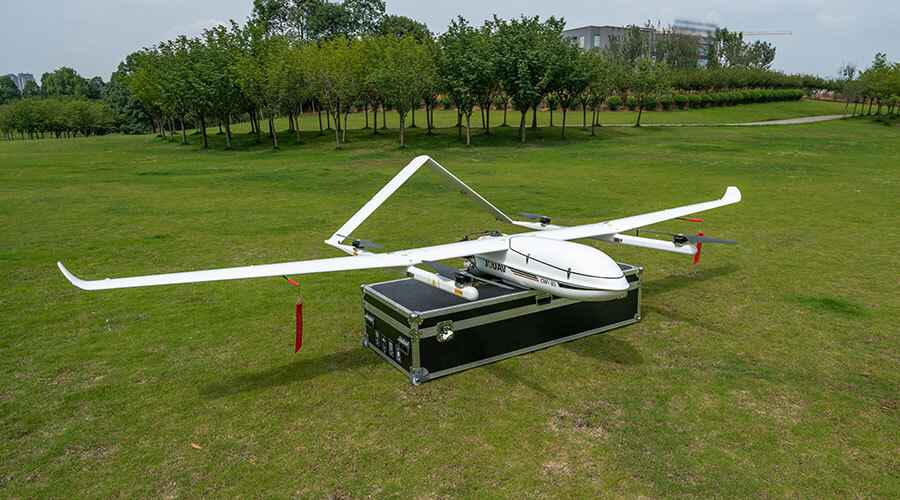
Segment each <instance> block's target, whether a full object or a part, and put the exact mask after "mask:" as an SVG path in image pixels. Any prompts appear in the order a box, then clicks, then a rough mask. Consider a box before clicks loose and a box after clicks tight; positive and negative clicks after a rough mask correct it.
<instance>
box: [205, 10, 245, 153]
mask: <svg viewBox="0 0 900 500" xmlns="http://www.w3.org/2000/svg"><path fill="white" fill-rule="evenodd" d="M203 38H204V44H205V61H204V63H205V64H207V65H208V69H207V70H206V71H204V72H203V78H204V82H203V85H205V86H206V87H207V91H208V92H209V99H210V100H211V105H212V110H213V113H214V114H215V116H216V118H218V120H219V122H220V123H222V124H224V125H225V147H226V148H227V149H231V147H232V134H231V117H232V115H234V114H236V113H237V112H238V111H239V110H240V109H242V108H243V107H244V106H243V104H244V101H245V100H246V97H245V96H244V95H243V93H242V92H241V87H240V85H239V84H238V71H237V65H236V62H237V61H239V60H240V58H241V51H242V48H243V47H242V35H241V29H240V27H238V26H237V25H236V24H235V23H233V22H232V24H231V27H230V29H229V28H226V27H225V26H215V27H213V28H210V29H208V30H206V31H204V33H203Z"/></svg>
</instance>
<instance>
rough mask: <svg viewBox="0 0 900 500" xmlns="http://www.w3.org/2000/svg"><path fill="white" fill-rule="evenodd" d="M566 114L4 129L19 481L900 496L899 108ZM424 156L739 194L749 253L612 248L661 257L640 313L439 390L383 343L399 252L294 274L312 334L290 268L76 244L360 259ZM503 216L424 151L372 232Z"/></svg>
mask: <svg viewBox="0 0 900 500" xmlns="http://www.w3.org/2000/svg"><path fill="white" fill-rule="evenodd" d="M717 111H718V110H717ZM688 113H690V112H687V113H685V114H686V115H687V114H688ZM735 121H737V119H735ZM557 132H558V131H552V130H544V131H538V132H536V133H530V135H529V142H528V143H527V144H525V145H520V144H518V142H517V141H516V139H515V130H514V129H512V128H510V129H504V130H499V131H497V133H496V135H494V136H492V137H483V136H478V137H477V146H475V147H471V148H466V147H465V146H462V145H460V144H459V143H458V142H457V141H456V140H455V138H454V137H453V136H454V135H455V133H456V132H455V130H442V131H440V133H439V134H438V135H437V136H435V137H430V138H429V137H425V136H423V135H421V131H416V132H415V133H414V134H413V135H412V137H411V138H410V147H409V148H407V149H405V150H401V149H399V148H398V147H397V145H396V135H395V133H394V132H392V133H391V134H389V135H383V136H379V137H377V138H371V137H370V136H368V135H367V134H363V133H354V134H351V139H352V140H351V142H350V143H349V144H347V145H346V146H345V148H344V149H343V150H341V151H335V150H334V147H333V144H332V143H331V138H330V137H328V136H325V137H316V136H315V134H308V135H307V136H305V139H304V140H305V144H302V145H290V147H285V148H284V149H282V150H281V151H271V150H270V149H269V148H268V147H266V146H265V145H260V146H257V147H250V148H247V149H243V150H240V151H231V152H228V151H223V150H221V149H217V150H213V151H206V152H205V151H201V150H200V149H199V148H198V146H197V142H198V139H197V137H192V138H191V140H192V142H193V144H192V145H191V146H180V145H177V144H173V143H169V142H166V141H162V140H160V139H157V138H154V137H152V136H134V137H127V136H109V137H99V138H88V139H78V140H69V141H56V140H43V141H35V142H25V141H14V142H0V227H2V231H0V276H2V289H0V318H2V319H0V321H2V323H0V325H2V328H0V439H2V446H0V496H4V497H23V498H24V497H32V498H33V497H71V496H90V497H110V496H116V497H129V498H134V497H147V496H165V497H173V496H226V495H227V496H246V497H287V496H297V497H314V498H315V497H335V498H346V497H353V498H356V497H374V498H382V497H413V498H433V497H466V498H476V497H477V498H480V497H512V498H523V497H528V498H530V497H569V498H592V497H622V496H629V497H631V496H638V495H643V496H676V495H677V496H696V497H711V496H737V497H742V496H779V497H781V496H790V497H798V496H799V497H807V498H809V497H860V496H871V497H897V496H900V476H898V470H900V370H898V366H900V339H898V326H897V325H898V323H900V311H898V309H900V307H898V306H900V298H898V293H897V290H898V273H897V270H898V269H900V257H898V253H897V249H898V247H900V233H898V227H900V224H898V222H900V220H898V201H897V200H898V199H900V186H898V180H900V171H898V170H900V169H898V167H900V148H898V138H900V129H898V128H897V127H896V126H894V127H889V126H885V125H881V124H877V123H874V122H872V121H869V120H865V119H854V120H842V121H836V122H827V123H819V124H814V125H803V126H786V127H759V128H657V129H650V128H648V129H637V130H636V129H624V128H615V129H613V128H606V129H602V130H598V136H597V137H594V138H591V137H589V136H588V134H587V133H585V132H582V131H578V130H573V131H572V132H573V133H572V134H570V136H569V139H568V140H566V141H563V140H561V139H559V138H558V134H557ZM215 140H216V141H221V138H220V137H216V138H215ZM248 140H249V139H248ZM216 145H217V146H220V145H221V142H217V143H216ZM418 154H429V155H432V156H433V157H434V158H436V159H437V160H438V161H440V162H441V163H442V164H444V165H445V166H446V167H448V168H450V169H451V170H452V171H453V172H454V173H456V174H457V175H458V176H460V177H461V178H462V179H464V180H465V181H466V182H468V183H469V184H470V185H472V186H474V187H475V188H476V189H478V190H479V191H480V192H481V193H482V194H483V195H484V196H485V197H486V198H487V199H489V200H491V201H492V202H494V203H495V204H496V205H498V206H499V207H502V208H503V209H505V210H507V211H508V212H511V213H515V212H519V211H526V210H527V211H532V212H541V213H545V214H550V215H553V216H554V221H555V222H559V223H561V224H578V223H586V222H589V221H595V220H598V219H600V218H609V217H617V216H624V215H630V214H635V213H641V212H645V211H650V210H656V209H661V208H667V207H670V206H676V205H680V204H685V203H691V202H696V201H703V200H708V199H713V198H717V197H719V196H721V194H722V192H723V191H724V188H725V186H727V185H737V186H739V187H740V188H741V189H742V191H743V193H744V201H743V202H742V203H740V204H738V205H734V206H730V207H726V208H722V209H719V210H716V211H713V212H709V213H707V214H706V215H705V217H706V222H705V223H703V224H701V225H699V226H700V227H699V228H702V229H703V230H704V231H705V232H706V233H707V234H710V235H713V236H718V237H722V238H733V239H737V240H739V241H740V245H738V246H713V245H709V246H707V247H706V248H705V249H704V256H703V260H702V262H701V264H700V265H699V266H697V267H693V266H691V264H690V259H689V258H688V257H685V256H679V255H674V254H667V253H662V252H653V251H649V250H641V249H636V248H622V247H608V246H601V247H600V248H603V249H605V250H608V252H609V253H610V254H611V255H612V256H613V257H614V258H616V259H618V260H620V261H624V262H629V263H634V264H640V265H642V266H644V267H645V269H646V270H645V274H644V278H645V289H644V299H643V307H644V310H643V312H644V317H643V318H644V319H643V321H641V322H640V323H638V324H636V325H633V326H629V327H626V328H623V329H619V330H615V331H612V332H610V333H607V334H603V335H597V336H594V337H590V338H586V339H582V340H579V341H575V342H571V343H568V344H564V345H561V346H557V347H554V348H550V349H546V350H543V351H540V352H536V353H532V354H529V355H525V356H520V357H516V358H513V359H509V360H505V361H502V362H499V363H496V364H493V365H489V366H487V367H482V368H477V369H473V370H469V371H466V372H463V373H460V374H457V375H453V376H449V377H446V378H442V379H438V380H435V381H433V382H428V383H426V384H424V385H421V386H417V387H414V386H411V385H410V384H409V383H408V381H407V380H406V379H405V378H404V377H403V376H402V374H401V373H400V372H398V371H396V370H395V369H393V368H392V367H390V366H388V365H387V364H386V363H384V362H383V361H382V360H381V359H380V358H378V357H377V356H376V355H375V354H374V353H372V352H370V351H368V350H365V349H363V348H362V347H361V345H360V340H361V324H362V318H361V310H360V296H359V285H360V284H362V283H368V282H375V281H380V280H387V279H394V278H397V277H399V276H400V273H399V272H397V271H387V270H384V271H365V272H348V273H341V274H331V275H311V276H301V277H299V278H298V279H299V280H300V282H301V284H302V286H301V289H300V290H301V291H302V293H303V298H304V300H305V304H306V306H305V313H306V317H305V320H306V329H305V332H306V335H305V343H304V346H303V350H302V351H301V352H300V353H299V354H294V353H293V352H292V345H293V305H294V302H295V300H296V299H297V293H298V292H297V290H296V289H295V288H292V287H290V286H288V285H287V284H286V283H285V282H284V281H283V280H282V279H280V278H271V279H261V280H253V281H237V282H224V283H209V284H197V285H180V286H172V287H156V288H146V289H128V290H116V291H105V292H93V293H90V292H84V291H81V290H78V289H76V288H74V287H72V286H71V285H69V284H68V282H66V281H65V279H64V278H63V277H62V275H60V273H59V272H58V271H57V269H56V267H55V262H56V261H57V260H62V261H63V262H65V263H66V264H67V265H68V266H69V268H70V269H71V270H72V271H73V272H75V273H76V274H79V275H80V276H82V277H85V278H91V279H96V278H103V277H107V276H111V277H113V276H126V275H134V274H143V273H157V272H169V271H181V270H190V269H198V268H209V267H221V266H233V265H242V264H256V263H259V264H262V263H270V262H280V261H286V260H296V259H308V258H320V257H329V256H337V255H338V254H337V253H336V251H334V250H333V249H331V248H329V247H327V246H325V245H324V244H323V243H322V240H323V239H325V238H326V237H328V236H329V235H330V234H331V233H332V232H333V231H334V230H335V229H336V228H337V227H339V226H340V225H341V224H342V223H343V222H344V221H345V220H346V219H347V218H348V217H349V216H350V215H352V214H353V213H354V212H355V211H356V210H357V208H358V207H359V206H361V204H362V203H364V202H365V201H366V200H367V199H368V198H369V197H370V196H371V195H372V194H373V193H375V191H377V190H378V189H379V188H380V187H381V186H382V185H383V184H384V183H385V182H386V181H387V180H388V179H389V178H390V177H392V176H393V175H394V174H395V173H396V172H397V171H398V170H399V169H400V168H401V167H402V166H403V165H405V164H406V163H407V162H408V161H409V160H410V159H412V158H413V157H414V156H416V155H418ZM497 224H498V223H496V222H495V221H493V220H492V218H491V217H490V216H489V215H488V214H486V213H484V212H483V211H481V210H480V209H479V207H478V206H476V205H475V204H473V203H472V202H471V201H470V200H468V199H467V198H465V197H463V196H461V195H459V194H458V193H455V192H453V191H452V190H449V189H447V188H446V187H445V186H444V184H442V183H441V182H440V180H439V179H438V178H437V177H436V176H435V175H434V174H432V173H431V172H422V173H420V174H419V175H418V176H417V177H415V178H414V179H413V180H412V181H411V182H410V184H409V185H408V186H407V188H405V189H403V190H401V191H400V192H399V193H398V195H397V196H396V197H395V198H393V199H391V200H390V201H389V202H388V203H387V204H386V205H385V206H384V207H383V208H382V209H381V211H379V212H378V213H377V214H376V216H375V217H374V218H373V219H372V220H370V221H369V222H367V223H366V225H364V226H363V227H362V228H361V230H360V233H359V234H358V235H357V236H359V237H364V238H369V239H374V240H377V241H379V242H383V243H385V245H386V247H387V249H399V248H403V247H410V246H420V245H427V244H437V243H442V242H449V241H455V240H457V239H459V238H461V237H462V236H463V235H464V234H466V233H467V232H472V231H479V230H484V229H502V230H506V231H511V230H512V229H511V228H508V227H499V226H498V225H497ZM657 227H658V228H662V229H673V230H679V231H694V230H697V229H698V225H695V224H690V223H687V222H672V223H667V224H660V225H659V226H657ZM592 244H598V245H599V243H592Z"/></svg>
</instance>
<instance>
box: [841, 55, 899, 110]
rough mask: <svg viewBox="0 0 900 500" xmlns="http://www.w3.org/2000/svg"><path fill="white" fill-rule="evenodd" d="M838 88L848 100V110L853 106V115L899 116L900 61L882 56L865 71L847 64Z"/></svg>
mask: <svg viewBox="0 0 900 500" xmlns="http://www.w3.org/2000/svg"><path fill="white" fill-rule="evenodd" d="M839 73H840V75H841V79H840V80H839V82H838V85H837V88H838V89H839V92H840V93H841V94H842V95H843V97H844V99H845V100H846V103H847V105H846V108H847V109H849V107H850V104H853V111H852V114H853V115H858V114H865V115H871V114H873V113H874V114H876V115H880V114H881V111H882V109H885V110H886V112H887V114H888V115H891V116H893V115H896V114H897V113H898V109H897V108H898V105H900V62H895V63H890V62H889V61H888V59H887V55H886V54H884V53H878V54H876V55H875V59H874V60H873V61H872V64H871V65H870V66H869V67H868V68H866V69H865V70H864V71H857V68H856V66H854V65H852V64H846V65H844V66H843V67H842V68H841V69H840V71H839Z"/></svg>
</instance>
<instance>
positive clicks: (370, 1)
mask: <svg viewBox="0 0 900 500" xmlns="http://www.w3.org/2000/svg"><path fill="white" fill-rule="evenodd" d="M384 8H385V4H384V0H344V1H342V2H340V3H332V2H330V1H327V0H254V2H253V12H252V14H251V16H250V22H251V23H252V24H256V25H258V26H260V27H261V28H262V30H263V32H264V33H266V34H267V35H283V36H286V37H288V38H290V39H292V40H332V39H334V38H337V37H341V36H343V37H346V38H359V37H362V36H367V35H371V34H374V33H376V32H377V28H378V26H379V24H380V22H381V18H382V16H384Z"/></svg>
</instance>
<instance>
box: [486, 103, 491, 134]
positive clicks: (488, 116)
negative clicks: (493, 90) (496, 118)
mask: <svg viewBox="0 0 900 500" xmlns="http://www.w3.org/2000/svg"><path fill="white" fill-rule="evenodd" d="M484 135H491V105H490V103H488V105H487V106H486V107H485V108H484Z"/></svg>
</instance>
